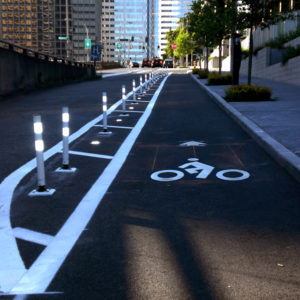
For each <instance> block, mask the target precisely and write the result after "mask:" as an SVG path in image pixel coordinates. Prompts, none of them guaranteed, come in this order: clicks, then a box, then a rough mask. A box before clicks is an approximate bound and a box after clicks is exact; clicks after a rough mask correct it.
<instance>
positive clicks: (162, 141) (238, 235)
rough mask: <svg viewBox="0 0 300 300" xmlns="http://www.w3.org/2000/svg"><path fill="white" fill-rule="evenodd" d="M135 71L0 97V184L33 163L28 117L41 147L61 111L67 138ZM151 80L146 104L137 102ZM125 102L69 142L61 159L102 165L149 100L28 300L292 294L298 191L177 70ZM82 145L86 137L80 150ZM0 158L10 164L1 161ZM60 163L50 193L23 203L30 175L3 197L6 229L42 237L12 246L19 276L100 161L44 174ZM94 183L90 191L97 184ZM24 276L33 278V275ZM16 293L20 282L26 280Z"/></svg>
mask: <svg viewBox="0 0 300 300" xmlns="http://www.w3.org/2000/svg"><path fill="white" fill-rule="evenodd" d="M176 71H177V70H176ZM180 71H181V72H182V70H180ZM139 77H140V74H132V75H123V76H121V77H118V76H117V77H112V78H106V79H105V80H102V81H97V82H89V83H82V84H79V85H73V86H68V87H65V88H61V89H57V90H50V91H48V92H45V94H44V95H42V94H39V93H35V94H33V95H32V96H30V97H29V95H28V96H24V98H22V97H19V98H17V99H14V100H13V101H12V102H6V103H1V110H0V111H1V115H2V118H1V119H2V124H1V125H3V126H5V127H6V128H10V133H11V134H13V133H14V134H15V137H14V138H11V137H10V135H5V134H3V133H2V132H1V137H3V139H2V145H1V151H2V152H3V155H4V156H2V162H3V163H5V164H6V166H7V168H6V169H5V170H2V172H1V178H5V176H7V175H8V174H10V173H11V172H12V171H14V170H15V169H17V168H18V167H19V166H20V165H22V164H23V163H25V162H26V161H28V160H29V159H30V158H32V156H33V153H34V151H33V145H32V139H33V134H32V122H31V118H32V112H33V110H34V112H39V113H41V114H42V116H44V117H43V119H44V120H45V135H44V139H45V142H46V141H48V142H46V148H47V149H48V148H49V147H50V146H52V145H54V144H55V143H56V142H57V141H58V140H59V134H60V130H61V128H60V106H61V104H62V103H63V104H66V103H67V104H69V106H70V112H71V130H72V132H75V131H76V130H78V129H79V128H80V127H81V126H83V125H84V124H86V123H87V122H88V121H90V120H91V119H93V118H95V117H96V116H97V115H98V114H99V106H100V99H101V91H103V90H104V89H105V90H107V92H108V95H109V97H108V99H109V106H111V105H112V104H113V103H114V102H116V101H117V100H118V99H119V98H120V87H121V85H122V84H123V83H124V84H126V87H127V91H129V87H130V84H131V80H132V78H135V79H136V80H137V81H138V80H139ZM162 80H166V83H165V85H164V87H163V89H162V91H161V93H160V95H159V96H158V98H157V102H156V103H154V102H152V103H150V102H147V101H150V100H151V99H152V97H153V95H154V92H155V91H156V89H157V88H158V87H159V85H160V84H161V83H162ZM58 91H60V93H58ZM63 95H64V96H63ZM42 96H44V97H42ZM27 97H28V98H27ZM25 98H26V99H27V101H28V102H26V101H24V100H25ZM41 98H42V99H44V102H43V103H41V102H40V99H41ZM139 100H140V101H141V102H140V103H139V104H132V103H131V102H130V103H128V109H129V107H134V109H133V110H135V111H136V113H131V114H130V116H129V117H120V115H119V114H120V113H119V112H115V113H112V114H111V115H110V118H109V119H108V123H109V124H110V125H112V126H115V127H111V129H110V130H111V131H112V135H111V136H105V137H104V136H99V132H100V131H101V127H94V128H93V129H92V130H91V131H88V132H87V133H86V134H84V135H82V136H81V137H80V138H79V139H77V140H76V141H74V142H73V143H71V145H70V150H71V151H78V152H81V153H95V154H105V155H107V156H111V157H114V156H115V155H116V152H118V149H119V147H120V145H121V144H122V142H123V141H124V140H126V137H128V136H130V135H131V132H134V130H135V129H132V128H134V127H135V126H136V124H138V123H139V121H138V120H139V118H140V117H141V116H142V115H143V116H144V115H145V114H142V113H139V111H140V112H143V111H147V107H148V109H149V105H152V104H153V105H154V108H153V111H152V113H151V115H150V117H149V119H148V121H147V122H146V124H145V126H144V127H143V128H142V131H141V133H140V135H138V137H137V140H136V142H135V143H134V146H133V148H132V149H131V151H130V152H129V155H128V157H127V159H126V161H125V163H124V165H123V167H122V168H121V170H120V172H119V173H118V175H117V177H116V178H115V180H114V181H113V183H112V184H111V185H110V186H109V188H108V190H107V191H106V192H105V196H104V198H103V199H102V202H101V203H100V205H99V206H98V208H97V209H96V211H95V213H94V215H93V218H92V219H91V221H90V222H89V223H88V224H87V226H86V227H85V228H84V230H83V232H82V234H81V236H80V238H79V239H78V240H77V242H76V243H75V246H74V247H73V248H72V250H71V252H70V254H69V255H68V256H67V258H66V259H65V261H64V263H63V264H62V266H61V268H60V269H59V270H58V272H57V274H56V275H55V277H54V279H53V281H52V282H51V284H50V285H49V286H48V288H47V289H46V290H45V291H46V292H47V293H50V294H43V295H41V294H39V295H37V296H32V295H31V296H28V299H31V298H32V299H46V298H47V299H48V298H49V299H297V298H299V297H300V289H299V286H300V285H299V283H300V282H299V281H300V280H299V278H300V276H299V275H300V274H299V270H300V268H299V260H298V254H299V250H300V239H299V229H300V218H299V212H300V210H299V208H300V207H299V206H300V205H299V200H300V199H299V198H300V196H299V195H300V193H299V184H298V183H296V182H295V181H294V180H293V179H292V178H291V177H290V176H289V175H288V174H287V173H286V172H285V171H284V170H283V169H282V168H281V167H279V166H278V165H277V164H276V163H275V162H274V161H273V160H272V159H271V158H270V157H269V156H268V155H267V154H266V153H265V152H264V151H263V150H262V149H261V148H260V147H259V146H258V145H257V144H256V143H255V142H254V141H253V140H252V139H251V138H250V137H249V136H248V135H247V134H246V133H245V132H244V131H242V129H241V128H240V127H239V126H238V125H236V123H234V122H233V121H232V120H231V119H229V118H228V117H227V116H226V115H225V114H224V113H223V112H222V111H221V110H220V109H219V108H218V107H217V106H216V105H215V104H214V103H213V102H212V101H211V99H210V98H209V97H208V96H207V95H206V93H205V92H204V91H203V90H202V89H201V88H200V87H198V86H197V84H196V83H195V82H193V81H192V79H191V78H190V77H189V75H184V74H172V75H171V76H170V77H169V78H168V79H160V80H159V81H158V82H157V83H156V85H155V86H154V87H153V88H152V89H151V90H149V91H148V92H147V93H146V95H145V96H143V97H142V98H141V99H139ZM142 101H145V102H142ZM11 116H15V121H14V122H15V124H14V123H13V122H12V118H11ZM120 120H121V121H120ZM21 124H22V125H21ZM9 125H10V126H11V127H9ZM98 125H101V123H99V124H98ZM2 128H3V127H2ZM47 132H48V133H47ZM18 138H20V140H19V141H18ZM95 140H98V141H99V142H100V143H99V144H92V143H91V142H93V141H95ZM125 148H127V147H125ZM4 149H6V150H4ZM27 152H29V154H27ZM11 154H14V155H13V156H14V157H16V160H17V161H15V162H14V161H12V160H10V159H9V157H11ZM60 163H61V157H60V155H59V154H57V155H55V156H54V157H53V158H52V159H50V160H49V161H48V162H47V163H46V170H47V178H48V181H47V182H48V185H49V187H55V188H56V193H55V194H54V196H53V197H45V198H29V197H28V196H27V195H28V192H29V191H30V190H31V189H32V188H33V187H34V186H35V184H36V183H35V182H36V177H35V172H34V171H33V172H31V173H29V174H28V175H27V176H26V177H24V179H23V180H22V181H21V183H20V184H19V185H18V187H17V189H16V190H15V193H14V197H13V202H12V206H11V218H10V219H11V225H12V228H26V229H28V230H29V231H31V232H39V233H42V234H43V237H44V238H45V239H44V240H43V241H44V244H41V243H40V244H37V243H33V242H29V241H24V239H21V238H18V239H17V243H18V248H19V250H20V254H21V257H22V259H23V261H24V265H25V268H26V269H30V268H31V267H32V265H33V264H34V261H35V260H36V259H37V258H38V257H39V255H40V253H43V251H44V250H45V248H47V247H48V246H51V238H55V237H56V236H57V232H58V231H59V230H60V228H61V227H62V226H63V224H64V222H65V221H66V219H67V218H68V217H69V216H70V215H71V214H72V212H73V211H74V209H75V207H76V206H77V205H78V203H79V201H80V200H81V199H82V198H84V197H85V195H86V193H87V192H88V190H89V189H90V188H91V186H92V185H93V183H94V182H95V180H97V177H98V176H99V175H101V173H102V172H103V170H105V169H107V167H108V166H109V165H110V159H101V158H99V157H98V158H96V157H86V156H78V155H73V156H71V165H72V166H76V167H77V168H78V172H75V173H74V174H71V175H70V174H64V175H62V176H58V175H57V174H56V173H54V170H55V169H56V168H57V167H58V166H59V165H60ZM116 165H118V163H116ZM107 170H108V171H109V169H107ZM107 174H108V175H109V174H110V171H109V172H107ZM108 177H109V176H108ZM97 188H98V189H99V192H100V190H101V185H99V186H97ZM94 197H95V198H97V194H94V196H93V197H92V198H90V200H89V201H93V198H94ZM89 201H88V202H86V205H88V203H89ZM86 207H88V206H86ZM75 230H76V229H75V227H74V231H75ZM73 234H74V232H72V231H70V232H69V233H68V234H66V236H65V240H68V239H69V238H70V236H72V235H73ZM46 239H47V240H46ZM61 247H64V242H63V239H62V240H61ZM57 252H60V250H59V249H58V250H57ZM4 271H5V270H4ZM43 271H45V270H43ZM49 272H50V270H49ZM2 273H3V272H2ZM45 273H46V274H47V269H46V272H45ZM33 277H34V279H35V280H37V282H39V273H38V272H37V273H34V274H33ZM24 286H26V287H29V290H30V288H34V287H32V286H31V285H30V281H29V282H27V283H26V285H24ZM24 286H23V288H24ZM19 288H20V291H22V286H20V285H19ZM24 290H25V289H24Z"/></svg>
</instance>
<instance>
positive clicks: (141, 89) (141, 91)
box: [140, 75, 143, 94]
mask: <svg viewBox="0 0 300 300" xmlns="http://www.w3.org/2000/svg"><path fill="white" fill-rule="evenodd" d="M142 93H143V77H142V75H141V76H140V94H142Z"/></svg>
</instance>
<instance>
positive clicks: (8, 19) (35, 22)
mask: <svg viewBox="0 0 300 300" xmlns="http://www.w3.org/2000/svg"><path fill="white" fill-rule="evenodd" d="M0 3H1V5H0V38H1V39H3V40H6V41H8V42H11V43H14V44H16V45H19V46H22V47H25V48H29V49H32V50H34V51H38V52H41V53H45V54H49V55H54V56H57V57H62V58H68V59H74V60H76V61H86V60H87V54H88V52H87V50H85V49H84V39H85V38H87V37H89V38H90V39H91V40H92V43H98V42H100V14H101V0H0Z"/></svg>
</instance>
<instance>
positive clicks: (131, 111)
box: [114, 101, 144, 114]
mask: <svg viewBox="0 0 300 300" xmlns="http://www.w3.org/2000/svg"><path fill="white" fill-rule="evenodd" d="M131 102H132V101H131ZM114 112H125V113H138V114H143V113H144V112H143V111H140V110H125V111H124V110H115V111H114Z"/></svg>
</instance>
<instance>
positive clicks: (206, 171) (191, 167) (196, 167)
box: [151, 158, 250, 181]
mask: <svg viewBox="0 0 300 300" xmlns="http://www.w3.org/2000/svg"><path fill="white" fill-rule="evenodd" d="M188 161H190V162H188V163H186V164H183V165H181V166H179V167H178V168H180V169H184V170H185V171H186V172H188V173H189V174H197V176H196V178H198V179H206V178H207V177H208V176H209V175H210V174H211V172H212V171H213V170H214V167H213V166H210V165H207V164H204V163H201V162H199V159H198V158H189V159H188ZM227 173H237V174H239V176H236V177H230V176H226V174H227ZM162 175H165V176H162ZM184 175H185V174H184V172H182V171H179V170H161V171H157V172H154V173H152V174H151V179H152V180H156V181H175V180H179V179H181V178H183V177H184ZM216 177H217V178H219V179H221V180H225V181H240V180H245V179H247V178H249V177H250V174H249V173H248V172H246V171H243V170H239V169H227V170H221V171H219V172H217V173H216Z"/></svg>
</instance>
